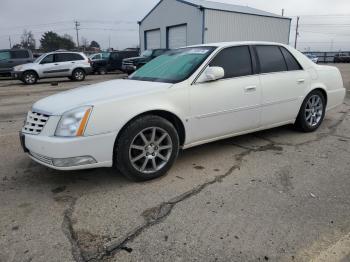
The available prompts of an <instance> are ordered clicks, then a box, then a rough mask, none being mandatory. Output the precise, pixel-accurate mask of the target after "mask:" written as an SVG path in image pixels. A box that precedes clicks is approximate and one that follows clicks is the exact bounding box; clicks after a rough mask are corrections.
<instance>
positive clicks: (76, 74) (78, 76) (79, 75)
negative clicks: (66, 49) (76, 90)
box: [72, 68, 86, 81]
mask: <svg viewBox="0 0 350 262" xmlns="http://www.w3.org/2000/svg"><path fill="white" fill-rule="evenodd" d="M85 75H86V74H85V71H84V70H83V69H79V68H78V69H75V70H74V71H73V74H72V79H73V80H74V81H84V79H85Z"/></svg>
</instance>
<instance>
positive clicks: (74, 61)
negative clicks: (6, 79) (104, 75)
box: [12, 51, 92, 85]
mask: <svg viewBox="0 0 350 262" xmlns="http://www.w3.org/2000/svg"><path fill="white" fill-rule="evenodd" d="M91 71H92V69H91V64H90V60H89V58H88V57H87V56H86V55H85V54H83V53H77V52H66V51H59V52H52V53H47V54H43V55H42V56H40V57H38V58H37V59H36V60H35V61H34V62H33V63H28V64H23V65H19V66H15V67H14V68H13V71H12V77H13V78H15V79H19V80H21V81H22V82H24V83H25V84H27V85H32V84H35V83H36V82H37V81H38V79H43V78H53V77H55V78H56V77H68V78H69V79H71V80H75V81H83V80H84V79H85V76H86V75H87V74H90V73H91Z"/></svg>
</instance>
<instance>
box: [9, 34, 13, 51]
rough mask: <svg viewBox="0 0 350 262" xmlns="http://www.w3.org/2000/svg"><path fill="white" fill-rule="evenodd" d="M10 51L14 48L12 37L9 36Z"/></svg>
mask: <svg viewBox="0 0 350 262" xmlns="http://www.w3.org/2000/svg"><path fill="white" fill-rule="evenodd" d="M9 42H10V49H11V48H12V41H11V36H10V35H9Z"/></svg>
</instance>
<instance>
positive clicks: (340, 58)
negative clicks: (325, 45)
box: [334, 53, 350, 63]
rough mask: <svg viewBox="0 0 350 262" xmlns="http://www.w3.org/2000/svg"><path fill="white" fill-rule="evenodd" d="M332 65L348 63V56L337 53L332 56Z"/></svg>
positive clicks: (349, 60)
mask: <svg viewBox="0 0 350 262" xmlns="http://www.w3.org/2000/svg"><path fill="white" fill-rule="evenodd" d="M334 63H350V54H345V53H339V54H336V55H335V56H334Z"/></svg>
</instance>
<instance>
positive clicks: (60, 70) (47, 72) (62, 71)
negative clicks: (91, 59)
mask: <svg viewBox="0 0 350 262" xmlns="http://www.w3.org/2000/svg"><path fill="white" fill-rule="evenodd" d="M64 72H69V69H58V70H49V71H44V72H43V73H44V74H54V73H64Z"/></svg>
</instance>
